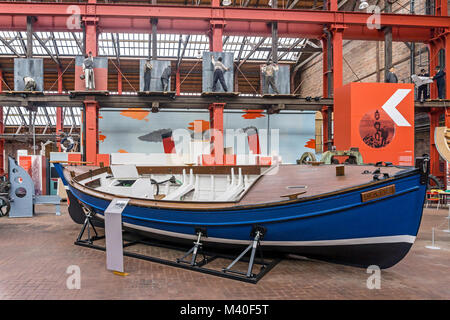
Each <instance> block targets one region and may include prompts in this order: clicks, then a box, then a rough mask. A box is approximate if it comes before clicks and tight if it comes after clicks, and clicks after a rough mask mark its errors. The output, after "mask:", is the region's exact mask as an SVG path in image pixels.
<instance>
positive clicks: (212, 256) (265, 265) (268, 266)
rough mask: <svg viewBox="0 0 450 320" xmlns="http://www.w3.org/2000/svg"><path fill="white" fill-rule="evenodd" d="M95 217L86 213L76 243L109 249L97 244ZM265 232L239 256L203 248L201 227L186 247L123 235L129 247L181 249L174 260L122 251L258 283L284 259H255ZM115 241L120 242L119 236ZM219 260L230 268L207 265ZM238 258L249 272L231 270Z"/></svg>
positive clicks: (253, 234) (258, 232) (254, 233)
mask: <svg viewBox="0 0 450 320" xmlns="http://www.w3.org/2000/svg"><path fill="white" fill-rule="evenodd" d="M88 212H89V210H88ZM92 217H93V216H92V214H88V215H86V221H85V223H84V224H83V228H82V230H81V232H80V235H79V237H78V239H77V241H75V244H76V245H79V246H83V247H88V248H92V249H96V250H102V251H107V250H110V247H108V249H107V248H106V247H104V246H100V245H97V244H95V243H94V242H95V241H97V240H99V239H103V238H104V237H103V236H99V235H98V234H97V231H96V230H95V228H94V226H93V224H92V222H91V218H92ZM90 227H92V228H93V229H94V232H95V236H93V237H91V236H90V235H89V234H88V239H86V240H81V237H82V234H83V233H84V231H85V230H86V229H87V230H88V232H89V230H90ZM115 232H117V230H115ZM264 233H265V229H264V228H261V227H255V228H253V230H252V232H251V235H250V236H251V238H252V239H253V240H251V241H250V242H249V245H248V246H247V247H246V249H245V250H244V251H243V252H242V253H241V254H239V255H238V256H237V257H236V256H235V255H231V254H228V253H224V252H212V251H206V250H204V249H203V244H202V243H201V242H200V241H201V239H202V237H203V236H206V231H205V230H204V229H201V228H197V229H196V241H195V242H194V246H193V247H191V248H190V249H187V247H186V246H183V245H181V244H173V243H170V242H167V241H158V240H155V239H149V238H145V237H141V236H139V235H137V234H135V233H129V232H124V233H123V234H122V243H123V248H130V247H132V246H135V245H146V246H150V247H158V248H166V249H170V250H174V251H180V252H183V255H182V256H181V257H180V258H178V259H175V260H172V259H170V258H167V259H166V258H161V257H159V256H158V257H155V256H151V255H144V254H140V253H136V252H131V251H128V250H127V251H125V250H123V255H124V256H127V257H132V258H137V259H142V260H146V261H151V262H156V263H161V264H164V265H168V266H172V267H178V268H182V269H188V270H191V271H196V272H202V273H206V274H210V275H214V276H218V277H223V278H228V279H232V280H238V281H243V282H248V283H253V284H256V283H257V282H258V281H259V280H261V278H262V277H264V276H265V275H266V274H267V273H268V272H269V271H270V270H272V268H274V267H275V266H276V265H277V264H278V263H279V262H280V261H281V258H280V257H279V256H275V257H271V258H270V259H266V260H263V259H257V258H256V252H257V251H259V252H260V254H261V257H262V250H261V247H260V240H261V239H262V236H263V235H264ZM108 236H109V235H108ZM115 240H116V241H117V238H116V239H115ZM117 243H118V242H117ZM117 243H116V245H115V246H116V248H118V247H119V246H120V245H118V244H117ZM250 249H252V251H251V255H250V258H246V257H245V254H246V253H247V252H248V251H249V250H250ZM117 250H119V249H117ZM146 251H147V250H146ZM113 252H116V251H115V249H114V250H112V251H111V250H110V253H113ZM199 253H200V254H201V255H202V256H203V259H202V260H201V261H197V257H198V254H199ZM107 254H108V253H107ZM190 255H192V257H191V259H188V260H186V259H187V258H188V257H189V256H190ZM113 259H118V261H119V267H120V253H119V257H113ZM218 259H226V260H232V263H231V264H229V265H228V266H227V267H224V268H221V269H217V268H216V269H213V268H208V265H209V264H210V263H211V262H213V261H216V260H217V261H218ZM238 261H239V262H241V263H247V264H248V265H247V268H246V269H247V272H240V271H238V270H236V269H232V268H233V267H234V266H235V265H236V264H237V262H238ZM116 262H117V261H116ZM256 265H259V266H260V270H259V272H257V273H253V268H254V267H255V266H256ZM115 268H118V267H117V266H115ZM113 269H114V268H113Z"/></svg>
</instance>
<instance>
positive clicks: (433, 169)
mask: <svg viewBox="0 0 450 320" xmlns="http://www.w3.org/2000/svg"><path fill="white" fill-rule="evenodd" d="M441 114H442V111H441V110H432V111H431V112H429V113H428V115H429V117H430V160H431V161H430V173H431V174H432V175H434V176H436V177H438V178H443V172H442V171H441V170H440V164H439V163H440V161H439V152H438V151H437V148H436V143H435V141H434V130H435V128H436V127H439V117H440V115H441Z"/></svg>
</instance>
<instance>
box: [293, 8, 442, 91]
mask: <svg viewBox="0 0 450 320" xmlns="http://www.w3.org/2000/svg"><path fill="white" fill-rule="evenodd" d="M357 2H358V1H357ZM369 3H370V4H374V1H371V0H369ZM409 3H410V2H409V1H407V0H399V1H397V2H396V3H394V4H393V12H395V13H399V14H409V8H410V4H409ZM380 4H381V6H383V1H380ZM342 9H343V10H347V11H348V10H353V4H349V6H348V7H345V8H342ZM356 11H358V9H356ZM415 12H416V14H424V13H425V0H416V1H415ZM449 14H450V6H449ZM377 42H378V50H377ZM424 50H426V46H425V44H423V43H416V50H415V53H416V56H415V65H416V73H418V72H419V71H420V69H421V68H425V69H427V70H428V53H427V52H426V51H424ZM377 52H378V61H379V67H380V70H379V74H380V81H381V82H384V42H383V41H348V40H347V41H344V43H343V56H344V61H343V82H344V84H346V83H349V82H376V81H377ZM420 52H422V53H420ZM392 53H393V54H392V56H393V58H392V62H393V64H394V66H395V69H396V74H397V77H398V79H399V82H411V81H410V65H409V64H410V62H409V56H410V50H409V48H408V47H407V45H405V44H404V43H403V42H393V44H392ZM322 75H323V69H322V54H319V55H318V56H317V57H315V58H314V59H312V60H311V61H310V62H308V63H307V64H306V65H305V66H304V67H303V68H302V70H300V79H299V81H303V82H302V85H301V87H300V89H299V93H300V95H302V96H322V95H323V88H322Z"/></svg>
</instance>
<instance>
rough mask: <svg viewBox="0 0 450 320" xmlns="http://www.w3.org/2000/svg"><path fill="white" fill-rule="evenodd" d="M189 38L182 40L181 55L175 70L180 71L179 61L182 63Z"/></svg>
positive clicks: (188, 36)
mask: <svg viewBox="0 0 450 320" xmlns="http://www.w3.org/2000/svg"><path fill="white" fill-rule="evenodd" d="M190 38H191V36H190V35H187V36H186V38H185V39H184V45H183V51H182V52H181V55H180V56H179V57H178V61H177V67H176V70H178V69H180V65H181V61H183V57H184V53H185V52H186V47H187V45H188V43H189V39H190Z"/></svg>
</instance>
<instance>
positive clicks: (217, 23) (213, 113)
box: [209, 0, 225, 165]
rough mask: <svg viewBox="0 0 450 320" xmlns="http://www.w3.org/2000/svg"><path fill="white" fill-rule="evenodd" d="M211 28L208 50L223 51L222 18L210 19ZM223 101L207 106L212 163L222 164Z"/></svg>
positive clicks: (214, 3)
mask: <svg viewBox="0 0 450 320" xmlns="http://www.w3.org/2000/svg"><path fill="white" fill-rule="evenodd" d="M211 5H212V7H213V8H214V7H219V6H220V0H212V2H211ZM210 23H211V30H210V34H209V51H212V52H222V51H223V41H222V35H223V27H224V26H225V23H224V21H222V20H211V21H210ZM224 107H225V103H212V104H211V105H210V106H209V125H210V132H211V144H212V151H211V155H212V157H213V158H214V164H216V165H217V164H223V156H224V152H223V145H224V143H223V109H224Z"/></svg>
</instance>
